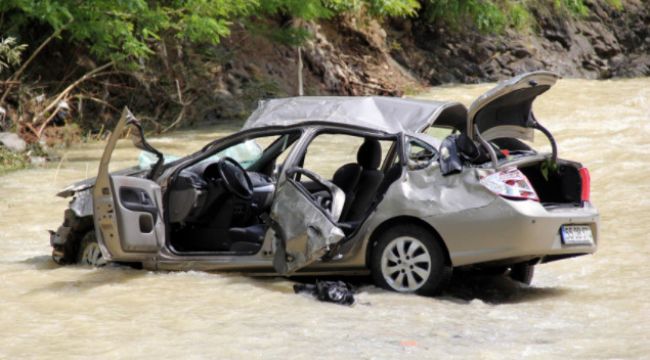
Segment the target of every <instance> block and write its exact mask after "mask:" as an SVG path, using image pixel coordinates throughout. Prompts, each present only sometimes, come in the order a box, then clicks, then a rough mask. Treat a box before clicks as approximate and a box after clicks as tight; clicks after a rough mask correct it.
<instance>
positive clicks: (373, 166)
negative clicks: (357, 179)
mask: <svg viewBox="0 0 650 360" xmlns="http://www.w3.org/2000/svg"><path fill="white" fill-rule="evenodd" d="M357 163H359V165H361V167H362V168H363V169H364V170H377V169H378V168H379V165H381V144H380V143H379V141H378V140H376V139H366V140H365V141H364V142H363V144H361V146H360V147H359V151H357Z"/></svg>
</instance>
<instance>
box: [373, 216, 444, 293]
mask: <svg viewBox="0 0 650 360" xmlns="http://www.w3.org/2000/svg"><path fill="white" fill-rule="evenodd" d="M371 271H372V276H373V279H374V281H375V283H376V284H377V285H378V286H381V287H383V288H385V289H388V290H393V291H397V292H405V293H417V294H420V295H434V294H438V293H440V291H442V289H443V287H444V286H445V285H446V283H447V281H448V280H449V278H450V276H451V267H450V266H448V265H447V264H445V255H444V250H443V248H442V246H441V244H440V242H439V241H437V239H436V238H435V236H434V235H433V234H432V233H431V232H429V231H427V230H426V229H423V228H421V227H417V226H413V225H400V226H396V227H393V228H391V229H389V230H388V231H386V232H384V233H383V234H382V235H380V237H379V239H378V241H377V243H376V245H375V247H374V248H373V251H372V258H371Z"/></svg>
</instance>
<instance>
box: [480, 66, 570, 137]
mask: <svg viewBox="0 0 650 360" xmlns="http://www.w3.org/2000/svg"><path fill="white" fill-rule="evenodd" d="M559 78H560V76H559V75H557V74H555V73H552V72H548V71H536V72H531V73H526V74H522V75H519V76H516V77H514V78H512V79H509V80H506V81H504V82H501V83H499V84H498V85H497V86H496V87H494V88H492V89H491V90H490V91H488V92H486V93H485V94H483V95H481V96H480V97H479V98H477V99H476V100H475V101H474V102H473V103H472V105H471V106H470V107H469V113H468V116H467V133H468V135H469V136H470V137H471V138H473V139H474V140H477V139H478V134H477V133H476V131H475V127H476V128H478V133H479V134H480V135H481V136H482V137H483V138H485V139H486V140H491V139H495V138H499V137H515V138H519V139H524V140H532V133H533V129H531V128H530V127H529V126H528V124H529V119H530V117H531V116H532V105H533V101H535V99H536V98H537V96H539V95H541V94H542V93H544V92H546V91H547V90H548V89H550V88H551V86H553V85H554V84H555V82H556V81H557V80H558V79H559Z"/></svg>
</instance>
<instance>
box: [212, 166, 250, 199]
mask: <svg viewBox="0 0 650 360" xmlns="http://www.w3.org/2000/svg"><path fill="white" fill-rule="evenodd" d="M217 170H218V172H219V176H220V177H221V179H222V180H223V184H224V186H225V187H226V189H228V191H230V192H231V193H232V194H233V195H235V196H237V197H238V198H240V199H243V200H250V199H251V198H252V197H253V182H252V181H251V178H250V176H248V173H247V172H246V170H245V169H244V168H243V167H242V166H241V165H239V163H238V162H237V161H235V160H234V159H233V158H230V157H224V158H223V159H221V160H219V162H218V163H217Z"/></svg>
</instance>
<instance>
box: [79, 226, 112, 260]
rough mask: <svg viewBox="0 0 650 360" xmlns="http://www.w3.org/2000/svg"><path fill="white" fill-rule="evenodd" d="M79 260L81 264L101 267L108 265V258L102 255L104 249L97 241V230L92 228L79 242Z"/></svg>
mask: <svg viewBox="0 0 650 360" xmlns="http://www.w3.org/2000/svg"><path fill="white" fill-rule="evenodd" d="M77 262H78V263H79V264H81V265H89V266H95V267H101V266H104V265H106V260H105V259H104V257H103V256H102V251H101V249H100V248H99V244H98V243H97V238H96V237H95V231H94V230H91V231H88V232H87V233H86V235H84V237H83V239H82V240H81V244H79V253H78V256H77Z"/></svg>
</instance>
